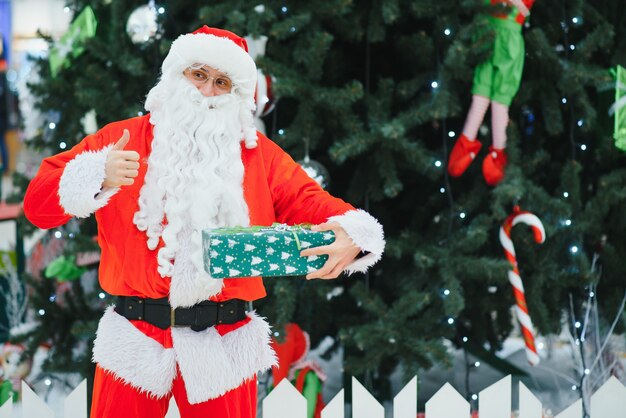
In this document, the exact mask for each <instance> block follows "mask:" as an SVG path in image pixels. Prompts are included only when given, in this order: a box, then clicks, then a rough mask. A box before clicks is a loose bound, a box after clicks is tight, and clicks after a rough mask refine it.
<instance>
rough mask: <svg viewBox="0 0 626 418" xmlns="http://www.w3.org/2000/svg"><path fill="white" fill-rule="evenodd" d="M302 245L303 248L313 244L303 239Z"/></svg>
mask: <svg viewBox="0 0 626 418" xmlns="http://www.w3.org/2000/svg"><path fill="white" fill-rule="evenodd" d="M301 246H302V248H309V247H310V246H311V243H310V242H308V241H302V244H301Z"/></svg>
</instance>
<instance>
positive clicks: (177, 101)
mask: <svg viewBox="0 0 626 418" xmlns="http://www.w3.org/2000/svg"><path fill="white" fill-rule="evenodd" d="M256 77H257V70H256V66H255V64H254V61H253V60H252V58H251V57H250V56H249V55H248V53H247V45H246V41H245V40H244V39H243V38H241V37H239V36H237V35H235V34H234V33H232V32H228V31H225V30H221V29H215V28H209V27H206V26H204V27H202V28H200V29H198V30H197V31H195V32H194V33H191V34H185V35H182V36H180V37H179V38H178V39H176V40H175V41H174V43H173V44H172V46H171V49H170V51H169V54H168V55H167V57H166V58H165V60H164V62H163V66H162V75H161V78H160V81H159V82H158V84H157V85H156V86H155V87H154V88H153V89H152V90H151V91H150V93H149V94H148V98H147V100H146V109H147V110H149V111H150V113H149V114H148V115H146V116H141V117H137V118H133V119H128V120H124V121H120V122H115V123H112V124H110V125H107V126H105V127H104V128H102V129H101V130H100V131H98V132H96V133H95V134H93V135H89V136H88V137H86V138H85V139H84V140H83V141H81V142H80V143H79V144H78V145H76V146H75V147H73V148H72V149H71V150H69V151H66V152H63V153H60V154H57V155H55V156H52V157H49V158H46V159H45V160H44V161H43V162H42V165H41V168H40V169H39V172H38V173H37V175H36V177H35V178H34V179H33V180H32V182H31V184H30V185H29V187H28V190H27V192H26V196H25V199H24V212H25V214H26V216H27V218H28V219H29V220H30V221H31V222H33V223H34V224H35V225H37V226H39V227H41V228H53V227H57V226H59V225H62V224H64V223H65V222H67V221H68V220H69V219H70V218H72V217H74V216H75V217H87V216H90V215H91V214H92V213H95V216H96V220H97V222H98V242H99V244H100V247H101V249H102V256H101V262H100V272H99V280H100V285H101V286H102V288H103V289H104V290H105V291H107V292H108V293H110V294H112V295H117V296H119V297H118V300H117V303H116V304H115V306H111V307H110V308H109V309H107V311H106V312H105V314H104V316H103V317H102V319H101V321H100V324H99V326H98V332H97V337H96V340H95V343H94V351H93V359H94V361H95V362H96V363H97V368H96V376H95V383H94V395H93V403H92V410H91V417H92V418H102V417H117V416H124V417H129V418H130V417H147V416H148V417H163V416H165V414H166V412H167V408H168V405H169V401H170V398H171V397H172V396H173V397H174V398H175V400H176V403H177V405H178V408H179V410H180V413H181V416H182V417H183V418H190V417H200V416H219V417H232V418H235V417H237V418H247V417H254V416H255V415H256V374H257V373H259V372H261V371H263V370H266V369H268V368H269V367H271V366H272V365H273V364H275V362H276V357H275V354H274V352H273V351H272V349H271V347H270V345H269V326H268V324H267V323H266V322H265V321H264V320H263V319H262V318H260V317H259V316H257V315H256V314H255V313H254V312H246V306H247V303H246V302H248V301H254V300H257V299H259V298H262V297H264V296H265V289H264V287H263V282H262V280H261V278H260V277H257V278H235V279H223V280H218V279H213V278H212V277H211V276H210V275H209V274H208V273H207V272H206V271H205V270H204V268H203V263H202V248H201V239H200V238H201V234H200V232H201V231H202V230H203V229H206V228H215V227H232V226H248V225H271V224H272V223H274V222H281V223H286V224H290V225H291V224H300V223H305V222H308V223H312V224H315V225H316V226H314V227H313V229H314V230H318V231H326V230H332V231H333V232H334V233H335V236H336V240H335V242H333V243H332V244H331V245H328V246H324V247H318V248H312V249H307V250H304V251H302V253H301V255H302V256H311V255H320V254H328V255H329V258H328V261H327V263H326V264H325V265H324V266H323V267H322V268H321V269H320V270H318V271H316V272H313V273H310V274H309V275H308V276H307V278H309V279H313V278H322V279H332V278H336V277H337V276H338V275H339V274H341V272H344V271H345V272H347V273H352V272H356V271H359V272H363V271H365V270H367V268H368V267H369V266H371V265H372V264H374V263H375V262H377V261H378V260H379V259H380V257H381V255H382V252H383V249H384V244H385V243H384V238H383V231H382V227H381V225H380V224H379V223H378V222H377V221H376V220H375V219H374V218H373V217H372V216H370V215H369V214H368V213H366V212H364V211H362V210H356V209H355V208H354V207H352V206H351V205H349V204H348V203H346V202H344V201H342V200H341V199H337V198H335V197H332V196H331V195H329V194H328V193H327V192H325V191H324V190H323V189H321V188H320V187H319V186H318V185H317V183H315V182H314V181H313V180H312V179H311V178H309V177H308V176H307V174H306V173H305V172H304V171H303V170H302V169H301V168H300V166H299V165H298V164H296V163H295V162H294V161H293V159H291V157H289V156H288V155H287V154H286V153H285V152H284V151H282V150H281V149H280V148H279V147H278V146H277V145H276V144H274V143H273V142H272V141H270V140H269V139H268V138H266V137H265V136H263V135H262V134H260V133H258V132H257V131H256V130H255V129H254V125H253V114H252V112H253V110H254V106H255V105H254V89H255V86H256Z"/></svg>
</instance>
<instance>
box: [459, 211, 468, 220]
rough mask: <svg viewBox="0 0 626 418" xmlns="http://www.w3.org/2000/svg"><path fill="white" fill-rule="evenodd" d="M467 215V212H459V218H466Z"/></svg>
mask: <svg viewBox="0 0 626 418" xmlns="http://www.w3.org/2000/svg"><path fill="white" fill-rule="evenodd" d="M466 216H467V215H466V214H465V212H461V213H459V218H461V219H465V217H466Z"/></svg>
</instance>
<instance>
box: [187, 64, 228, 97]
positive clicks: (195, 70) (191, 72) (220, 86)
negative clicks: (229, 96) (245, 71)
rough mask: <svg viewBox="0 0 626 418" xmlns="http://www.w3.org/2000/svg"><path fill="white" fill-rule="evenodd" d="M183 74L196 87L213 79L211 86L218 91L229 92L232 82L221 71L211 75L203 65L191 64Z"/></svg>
mask: <svg viewBox="0 0 626 418" xmlns="http://www.w3.org/2000/svg"><path fill="white" fill-rule="evenodd" d="M183 74H184V75H185V77H187V79H189V80H190V81H191V82H192V83H193V84H194V85H195V86H197V87H200V86H203V85H205V84H206V83H208V82H209V80H213V88H215V89H216V90H218V91H220V92H223V93H230V90H231V89H232V88H233V82H232V80H231V79H230V78H228V77H227V76H225V75H224V74H221V73H217V74H216V75H215V76H211V74H210V73H209V71H207V70H206V69H205V68H204V67H194V66H191V67H188V68H186V69H185V71H183Z"/></svg>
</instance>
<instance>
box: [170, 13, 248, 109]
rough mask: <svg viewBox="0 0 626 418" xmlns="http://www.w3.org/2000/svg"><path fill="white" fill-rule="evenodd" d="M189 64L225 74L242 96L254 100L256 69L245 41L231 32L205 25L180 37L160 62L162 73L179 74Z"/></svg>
mask: <svg viewBox="0 0 626 418" xmlns="http://www.w3.org/2000/svg"><path fill="white" fill-rule="evenodd" d="M192 64H205V65H208V66H210V67H213V68H215V69H217V70H219V71H222V72H223V73H225V74H226V75H228V76H229V77H230V78H231V79H232V81H233V84H234V85H235V86H238V87H240V88H242V89H243V91H242V93H243V94H244V95H245V96H246V98H247V96H249V97H254V90H255V88H256V81H257V69H256V64H255V63H254V60H253V59H252V57H251V56H250V54H248V44H247V43H246V40H245V39H244V38H242V37H240V36H238V35H236V34H234V33H233V32H230V31H227V30H224V29H218V28H210V27H208V26H206V25H204V26H202V27H201V28H199V29H197V30H195V31H194V32H193V33H188V34H185V35H181V36H179V37H178V38H177V39H176V40H175V41H174V42H173V43H172V46H171V48H170V52H169V53H168V54H167V57H165V60H164V61H163V67H162V72H163V74H167V73H170V71H173V72H176V73H182V72H183V70H184V69H185V68H187V67H189V66H190V65H192Z"/></svg>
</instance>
